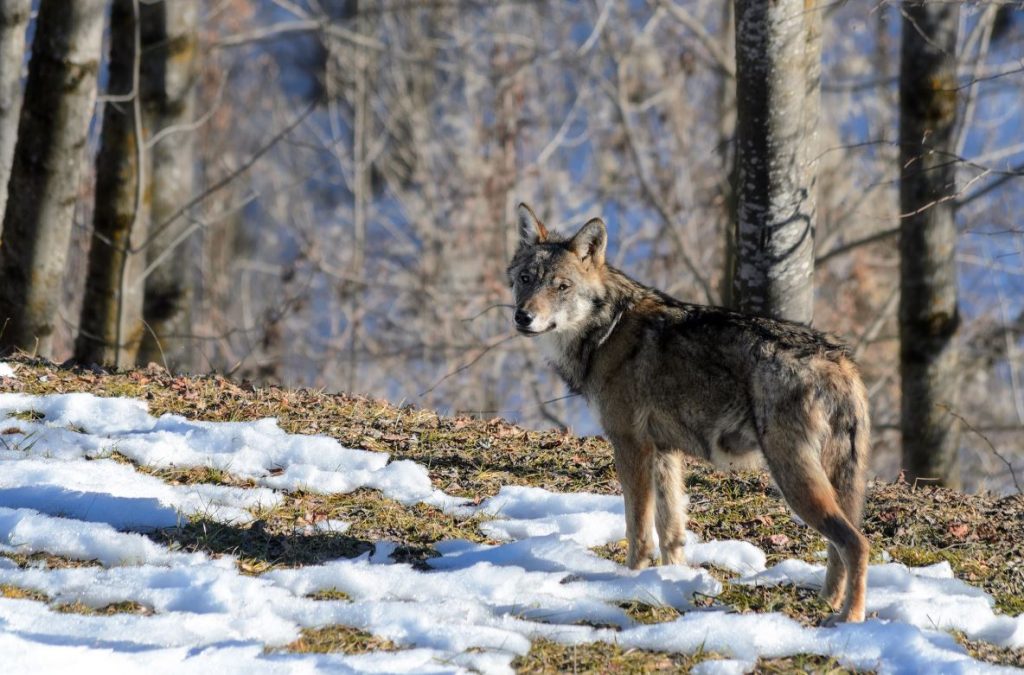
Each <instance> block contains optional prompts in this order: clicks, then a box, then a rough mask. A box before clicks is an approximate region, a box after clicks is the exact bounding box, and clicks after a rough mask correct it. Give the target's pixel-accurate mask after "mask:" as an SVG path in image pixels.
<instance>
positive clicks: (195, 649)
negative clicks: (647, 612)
mask: <svg viewBox="0 0 1024 675" xmlns="http://www.w3.org/2000/svg"><path fill="white" fill-rule="evenodd" d="M5 365H6V364H0V376H11V375H12V374H13V371H12V372H8V371H10V370H11V369H10V368H9V367H7V368H6V370H5V369H4V366H5ZM26 411H35V412H37V413H41V414H42V418H41V419H35V420H33V419H22V417H24V416H20V417H15V416H14V415H15V413H17V412H26ZM0 430H2V431H3V433H2V434H0V441H2V442H0V461H2V462H3V469H2V471H0V552H18V553H36V552H48V553H51V554H55V555H59V556H64V557H68V558H73V559H79V560H95V561H97V562H98V563H99V565H98V566H86V567H78V568H67V569H62V568H46V567H44V566H42V565H40V566H29V567H27V568H19V567H18V566H17V565H15V564H14V563H13V562H11V561H10V560H8V559H6V558H0V584H9V585H12V586H16V587H19V588H24V589H32V590H35V591H38V592H41V593H44V594H46V596H47V597H48V598H49V599H50V602H51V603H56V604H62V603H72V602H79V603H82V604H84V605H86V606H89V607H96V608H100V607H105V606H107V605H109V604H111V603H118V602H127V601H131V602H135V603H138V604H140V605H142V606H143V607H145V608H146V609H147V610H148V611H147V613H144V614H115V615H112V616H106V615H82V614H65V613H60V612H56V611H54V610H53V609H52V608H51V606H50V605H48V604H47V603H43V602H38V601H34V600H25V599H6V598H0V658H2V659H3V662H4V664H5V669H7V670H8V671H9V672H21V671H46V670H57V669H58V668H66V669H70V668H75V669H81V668H83V667H84V668H86V669H87V670H88V669H91V668H100V667H102V668H104V669H106V670H113V671H116V672H143V671H145V672H147V673H163V672H168V673H172V672H174V673H180V672H193V671H196V672H200V671H202V672H205V671H213V670H215V669H216V670H218V671H221V672H225V673H233V672H245V673H246V675H248V674H249V673H279V672H287V673H293V672H303V673H305V672H315V671H319V670H331V671H337V672H424V673H431V672H438V673H440V672H460V671H466V670H477V671H483V672H507V671H509V670H510V669H511V662H512V659H513V658H514V657H515V656H516V655H519V654H525V653H526V652H527V651H529V648H530V643H531V641H533V640H536V639H540V638H546V639H549V640H554V641H557V642H561V643H564V644H585V643H588V642H594V641H598V640H600V641H607V642H617V643H619V644H621V645H623V646H625V647H638V648H645V649H658V650H665V651H674V652H686V653H692V652H694V651H697V650H699V649H703V650H705V651H714V652H718V653H721V654H723V655H725V656H727V657H728V658H727V659H725V660H718V661H707V662H704V663H702V664H700V665H699V666H698V668H697V669H696V670H695V672H699V673H704V674H705V675H707V674H728V673H743V672H747V671H749V670H750V669H751V668H753V666H754V665H755V663H756V660H757V658H758V657H759V656H766V657H779V656H786V655H792V654H797V653H812V654H823V655H829V656H833V657H835V658H837V659H838V660H839V661H840V662H841V663H843V664H844V665H847V666H852V667H857V668H870V669H874V670H878V671H880V672H884V673H904V672H907V673H909V672H922V671H935V672H939V671H941V672H963V673H967V672H971V673H976V672H987V671H992V672H996V671H1000V670H1008V669H999V668H996V667H993V666H990V665H987V664H983V663H980V662H977V661H975V660H973V659H972V658H971V657H970V656H968V655H967V653H966V652H965V650H964V649H963V648H962V647H961V646H959V645H958V644H957V643H956V641H955V640H954V639H953V638H952V637H951V636H950V634H949V632H948V631H952V630H959V631H963V632H964V633H965V634H966V635H968V637H970V638H972V639H976V640H984V641H987V642H991V643H993V644H996V645H999V646H1005V647H1024V618H1022V617H1009V616H1004V615H1001V614H996V613H995V612H994V611H993V602H992V598H991V597H989V596H988V595H986V594H985V593H984V592H982V591H981V590H979V589H977V588H974V587H972V586H970V585H968V584H966V583H964V582H962V581H960V580H957V579H955V578H954V577H953V574H952V570H951V569H950V568H949V566H948V565H947V564H940V565H934V566H931V567H924V568H917V569H908V568H906V567H904V566H902V565H898V564H885V565H877V566H873V567H872V568H871V569H870V572H869V579H868V585H869V592H868V611H869V612H871V613H875V615H876V616H877V617H878V618H875V619H872V620H870V621H867V622H865V623H864V624H861V625H842V626H839V627H836V628H809V627H805V626H802V625H801V624H799V623H797V622H795V621H793V620H791V619H789V618H787V617H785V616H783V615H780V614H731V613H727V612H725V611H721V610H718V609H712V610H709V609H706V608H698V607H695V606H694V604H693V601H694V598H695V597H704V596H715V595H717V594H719V593H720V592H721V590H722V585H721V583H720V582H719V581H717V580H716V579H715V578H714V577H713V576H711V575H710V574H709V573H708V572H707V571H706V570H704V569H702V568H701V567H700V565H702V564H707V563H713V564H715V565H716V566H719V567H722V568H725V569H729V570H733V571H735V572H737V573H739V574H740V575H742V576H741V578H740V579H739V580H738V581H737V583H744V584H782V583H794V584H797V585H801V586H806V587H810V588H815V587H817V586H820V584H821V581H822V578H823V576H824V571H823V568H822V566H820V565H813V564H809V563H805V562H802V561H798V560H787V561H784V562H782V563H780V564H778V565H775V566H773V567H771V568H768V569H765V556H764V553H763V552H762V551H761V550H760V549H758V548H757V547H756V546H753V545H752V544H750V543H747V542H742V541H710V542H701V541H699V540H697V538H696V537H695V536H694V535H692V534H688V541H687V549H686V553H687V559H688V561H689V565H690V566H663V567H654V568H650V569H647V570H643V571H639V572H634V571H630V570H628V569H625V568H623V567H622V566H620V565H618V564H616V563H614V562H612V561H609V560H607V559H604V558H601V557H599V556H597V555H596V554H595V553H594V552H593V551H591V550H590V549H591V548H592V547H595V546H599V545H602V544H606V543H609V542H614V541H617V540H619V539H621V538H622V537H623V536H624V521H623V515H622V511H623V507H622V500H621V498H620V497H615V496H606V495H593V494H558V493H552V492H548V491H546V490H542V489H539V488H529V487H514V486H506V487H504V488H502V489H501V491H500V492H499V493H498V494H497V495H496V496H494V497H492V498H490V499H487V500H485V501H484V502H483V503H482V504H481V505H480V506H479V507H475V508H474V507H472V506H470V505H469V504H468V503H467V502H466V501H465V500H462V499H459V498H456V497H452V496H450V495H446V494H445V493H443V492H441V491H440V490H437V489H435V488H434V487H433V486H432V485H431V483H430V479H429V476H428V474H427V472H426V469H425V468H424V467H423V466H421V465H419V464H416V463H414V462H410V461H393V462H389V461H388V460H389V457H388V456H387V455H386V454H384V453H376V452H368V451H364V450H356V449H350V448H345V447H343V446H341V445H340V444H338V443H337V442H336V441H335V440H333V439H331V438H327V437H323V436H299V435H293V434H287V433H285V432H284V431H283V430H282V429H281V428H280V427H279V426H278V425H277V423H276V421H275V420H271V419H265V420H259V421H256V422H245V423H243V422H226V423H214V422H196V421H190V420H187V419H185V418H183V417H180V416H177V415H164V416H162V417H159V418H154V417H152V416H150V415H149V414H148V412H147V410H146V407H145V404H144V403H141V402H138V401H133V400H128V399H103V398H97V397H94V396H91V395H88V394H64V395H52V396H27V395H20V394H3V395H0ZM115 452H116V453H117V454H119V455H122V456H124V457H127V458H129V459H131V460H132V461H134V462H137V463H139V464H142V465H145V466H149V467H155V468H166V467H171V466H175V467H211V468H215V469H224V470H227V471H230V472H231V473H232V474H234V475H237V476H240V477H243V478H249V479H252V480H253V481H254V482H255V483H256V484H257V485H258V486H259V487H253V488H235V487H224V486H215V485H189V486H172V485H169V484H167V483H164V482H163V481H161V480H160V479H158V478H156V477H154V476H151V475H146V474H143V473H140V472H138V471H136V470H135V469H134V468H133V466H131V465H128V464H124V463H120V462H117V461H115V460H114V459H113V457H115V455H114V453H115ZM359 487H373V488H377V489H379V490H381V491H382V492H383V493H384V494H385V495H386V496H388V497H389V498H391V499H395V500H397V501H399V502H401V503H403V504H414V503H417V502H424V503H427V504H432V505H435V506H438V507H439V508H442V509H444V510H446V511H448V512H450V513H454V514H457V515H471V514H473V513H477V514H480V515H484V516H487V517H489V518H490V519H489V520H486V521H484V522H483V523H482V524H481V525H480V528H481V530H482V531H483V532H484V533H485V534H487V535H488V536H489V537H491V538H492V539H494V540H497V541H499V542H501V543H500V544H498V545H483V544H477V543H473V542H469V541H464V540H452V541H445V542H441V543H439V544H438V545H437V546H436V549H437V551H438V553H440V554H441V555H440V556H439V557H437V558H433V559H431V560H430V561H429V565H430V568H431V569H427V570H420V569H414V568H413V567H411V566H409V565H406V564H397V563H394V562H393V561H392V560H391V559H390V553H391V552H393V550H394V545H393V544H391V543H389V542H378V543H377V546H376V550H375V551H374V553H373V554H371V555H364V556H362V557H360V558H357V559H351V560H349V559H341V560H335V561H331V562H327V563H324V564H322V565H316V566H306V567H300V568H294V569H278V570H274V571H271V572H267V573H265V574H263V575H260V576H247V575H243V574H241V573H239V572H238V570H237V567H236V565H235V561H234V559H233V558H231V557H230V556H224V557H221V558H219V559H212V558H210V557H209V556H207V555H205V554H202V553H182V552H178V551H173V550H171V549H169V548H167V547H166V546H163V545H160V544H157V543H155V542H154V541H153V540H151V539H149V538H147V537H145V536H144V535H143V534H138V532H146V531H148V530H152V529H154V528H162V527H168V526H173V525H175V524H177V523H178V522H180V520H181V519H182V518H187V517H192V516H203V517H205V518H208V519H211V520H217V521H223V522H230V523H245V522H248V521H251V520H252V519H253V517H254V515H253V514H254V513H255V512H258V511H259V510H260V509H264V508H272V507H273V506H274V505H276V504H278V503H279V502H280V501H281V499H282V494H281V492H280V491H281V490H294V489H298V488H302V489H308V490H316V491H319V492H349V491H351V490H354V489H356V488H359ZM348 527H349V523H347V522H343V521H325V522H322V523H317V524H315V525H312V526H310V530H311V531H316V532H323V533H328V534H330V533H341V532H344V531H345V530H346V529H347V528H348ZM326 590H334V591H341V592H344V593H345V594H346V595H347V596H348V598H350V600H345V601H342V600H314V599H312V598H310V597H308V596H309V595H310V594H313V593H316V592H318V591H326ZM634 601H635V602H643V603H647V604H652V605H667V606H671V607H675V608H676V609H678V610H680V611H682V612H684V613H683V615H682V616H681V617H680V618H679V619H677V620H675V621H671V622H667V623H662V624H656V625H639V624H637V623H635V622H634V621H633V620H632V619H630V617H629V616H628V615H627V614H626V613H625V612H624V611H623V610H622V609H621V607H620V606H619V605H620V604H621V603H626V602H634ZM331 624H342V625H346V626H352V627H355V628H359V629H362V630H366V631H368V632H370V633H373V634H375V635H378V636H381V637H384V638H387V639H390V640H392V641H394V642H396V643H397V644H399V645H401V646H403V647H406V649H403V650H401V651H398V652H377V653H371V654H362V655H351V656H346V655H340V654H327V655H305V654H283V653H274V652H268V651H266V650H265V648H266V647H272V648H273V647H280V646H282V645H285V644H287V643H289V642H291V641H293V640H294V639H296V638H297V637H298V636H299V632H300V630H301V629H302V628H305V627H317V626H325V625H331ZM595 626H601V627H595Z"/></svg>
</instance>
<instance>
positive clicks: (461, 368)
mask: <svg viewBox="0 0 1024 675" xmlns="http://www.w3.org/2000/svg"><path fill="white" fill-rule="evenodd" d="M514 337H517V334H516V333H512V334H511V335H506V336H505V337H503V338H501V339H500V340H498V341H497V342H494V343H492V344H489V345H486V346H485V347H484V349H483V351H481V352H480V353H479V354H477V355H476V356H474V357H473V358H472V359H471V360H470V361H469V362H467V363H464V364H462V365H461V366H459V367H458V368H456V369H455V370H453V371H451V372H449V373H448V374H447V375H445V376H444V377H442V378H441V379H440V380H438V381H437V382H435V383H434V384H433V385H431V386H430V388H428V389H426V390H424V391H421V392H420V393H419V394H418V395H419V396H426V395H427V394H429V393H430V392H432V391H434V390H435V389H437V388H438V387H440V386H441V383H442V382H444V381H445V380H447V379H448V378H450V377H454V376H455V375H458V374H459V373H461V372H462V371H464V370H466V369H467V368H472V367H473V366H474V365H476V363H477V361H479V360H480V359H482V358H483V357H484V356H485V355H486V354H487V352H489V351H491V350H492V349H494V348H495V347H498V346H500V345H503V344H505V343H506V342H508V341H509V340H511V339H512V338H514Z"/></svg>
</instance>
